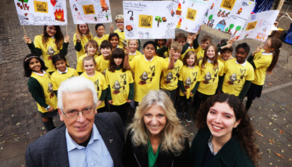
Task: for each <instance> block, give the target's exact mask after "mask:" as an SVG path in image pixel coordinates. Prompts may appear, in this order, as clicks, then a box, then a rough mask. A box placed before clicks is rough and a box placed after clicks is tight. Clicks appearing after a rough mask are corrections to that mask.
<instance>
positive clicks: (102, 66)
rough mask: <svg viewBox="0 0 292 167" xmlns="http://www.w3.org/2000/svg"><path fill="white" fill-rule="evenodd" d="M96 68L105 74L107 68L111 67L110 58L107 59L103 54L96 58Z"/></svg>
mask: <svg viewBox="0 0 292 167" xmlns="http://www.w3.org/2000/svg"><path fill="white" fill-rule="evenodd" d="M95 62H96V70H97V71H98V72H100V73H102V74H103V75H104V76H105V73H106V69H108V68H109V64H110V60H105V59H104V58H103V55H100V56H98V57H96V58H95Z"/></svg>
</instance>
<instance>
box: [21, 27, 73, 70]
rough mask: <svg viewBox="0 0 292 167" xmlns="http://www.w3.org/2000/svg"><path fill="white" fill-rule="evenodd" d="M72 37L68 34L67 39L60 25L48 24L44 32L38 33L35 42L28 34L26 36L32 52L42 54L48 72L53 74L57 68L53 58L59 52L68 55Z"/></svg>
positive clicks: (37, 54) (25, 38) (25, 39)
mask: <svg viewBox="0 0 292 167" xmlns="http://www.w3.org/2000/svg"><path fill="white" fill-rule="evenodd" d="M69 39H70V37H69V36H68V35H66V37H65V39H64V36H63V33H62V31H61V28H60V26H54V25H48V26H47V25H46V26H44V29H43V34H41V35H37V36H35V38H34V42H32V41H31V39H30V38H29V37H28V36H26V35H25V36H24V41H25V42H26V43H27V45H28V47H29V49H30V51H31V53H32V54H34V55H36V56H42V57H43V60H44V62H45V65H46V67H47V68H48V70H47V71H48V72H49V73H50V74H52V73H53V72H54V71H55V70H56V68H55V66H54V64H53V62H52V58H53V56H54V55H55V54H57V53H62V54H63V55H67V51H68V44H69Z"/></svg>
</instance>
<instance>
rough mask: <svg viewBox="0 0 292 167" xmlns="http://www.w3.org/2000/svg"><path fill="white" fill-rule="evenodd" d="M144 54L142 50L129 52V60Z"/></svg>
mask: <svg viewBox="0 0 292 167" xmlns="http://www.w3.org/2000/svg"><path fill="white" fill-rule="evenodd" d="M139 55H143V54H142V53H141V52H139V51H138V50H136V52H135V54H132V53H131V52H130V53H129V61H131V60H132V59H133V58H134V57H135V56H139Z"/></svg>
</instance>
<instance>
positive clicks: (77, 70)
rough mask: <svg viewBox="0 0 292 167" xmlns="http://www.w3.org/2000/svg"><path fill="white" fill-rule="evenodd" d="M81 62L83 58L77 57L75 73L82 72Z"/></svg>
mask: <svg viewBox="0 0 292 167" xmlns="http://www.w3.org/2000/svg"><path fill="white" fill-rule="evenodd" d="M82 61H83V57H79V59H78V61H77V65H76V72H77V73H78V72H83V66H82Z"/></svg>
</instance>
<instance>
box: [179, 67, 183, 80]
mask: <svg viewBox="0 0 292 167" xmlns="http://www.w3.org/2000/svg"><path fill="white" fill-rule="evenodd" d="M183 68H184V66H183V67H182V68H181V70H180V73H179V78H178V80H179V81H183V74H184V70H183Z"/></svg>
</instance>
